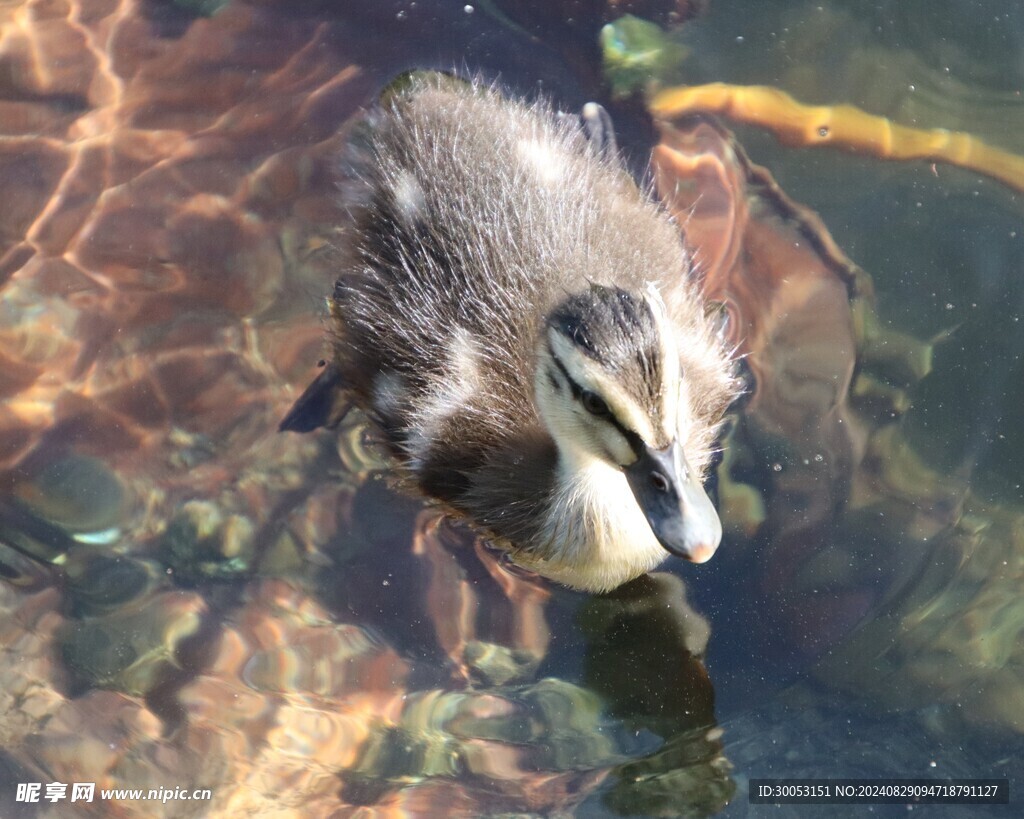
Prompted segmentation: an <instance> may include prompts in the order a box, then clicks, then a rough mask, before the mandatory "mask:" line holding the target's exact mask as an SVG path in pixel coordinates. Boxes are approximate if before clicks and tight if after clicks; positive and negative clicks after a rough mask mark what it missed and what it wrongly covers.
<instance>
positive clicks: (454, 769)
mask: <svg viewBox="0 0 1024 819" xmlns="http://www.w3.org/2000/svg"><path fill="white" fill-rule="evenodd" d="M335 547H336V551H335V554H336V556H337V557H338V558H339V568H338V569H337V570H336V571H334V572H330V573H328V574H325V575H324V577H323V583H322V585H321V588H322V590H323V591H322V596H323V597H324V599H328V598H329V602H330V604H331V605H332V606H333V608H334V609H335V611H336V612H337V613H338V616H339V617H345V618H348V619H352V618H355V619H357V620H358V621H359V622H360V624H361V625H363V626H364V627H370V628H371V629H372V630H374V631H376V633H377V634H379V635H380V636H381V637H382V638H383V639H384V640H386V641H387V642H389V643H390V644H392V645H394V646H396V647H398V648H399V650H401V651H402V652H403V653H404V654H405V655H406V656H407V657H408V658H409V659H411V660H412V664H413V668H414V670H413V673H412V674H411V676H410V678H409V680H408V688H409V691H408V694H407V696H406V697H405V698H404V705H403V709H402V713H401V714H400V715H397V716H396V718H395V720H394V722H393V723H392V724H389V725H387V726H381V728H380V730H379V731H378V732H375V733H374V734H373V735H372V736H371V738H370V739H369V740H368V741H367V742H366V743H365V745H364V746H363V748H362V749H361V750H360V756H359V759H358V761H357V763H356V764H355V765H354V766H353V767H352V768H351V769H349V770H348V771H346V772H344V773H342V774H341V778H342V780H343V782H344V786H343V795H344V798H345V799H346V800H348V801H353V800H354V801H356V802H360V801H362V802H370V803H375V802H378V801H379V800H380V799H382V798H384V796H385V794H387V793H389V792H394V791H396V790H398V789H400V788H403V787H406V786H408V785H409V784H410V783H412V782H422V781H423V780H424V779H433V778H434V777H441V778H442V779H444V780H447V781H448V782H451V783H453V784H454V783H457V785H456V787H458V789H459V790H460V791H463V790H464V791H465V792H466V793H471V794H474V797H473V798H474V799H476V800H480V802H479V803H478V805H479V806H480V807H481V809H483V808H484V807H486V808H487V810H489V811H494V810H521V809H522V808H523V806H529V807H530V809H532V810H539V811H541V812H549V811H562V810H570V809H573V808H575V807H577V806H579V805H580V803H581V802H583V803H584V805H585V804H586V801H587V800H595V802H596V800H601V801H602V802H603V804H604V808H605V810H607V809H611V810H613V811H615V812H617V813H623V814H625V813H636V812H637V810H638V806H640V807H641V808H642V810H641V812H643V813H645V814H647V815H662V814H672V815H675V814H680V813H686V814H690V813H698V814H707V813H712V812H714V811H716V810H718V809H720V808H721V807H722V806H723V805H724V804H725V803H726V802H727V801H728V799H729V797H730V795H731V794H732V791H733V789H734V785H733V783H732V781H731V779H730V778H729V771H730V765H729V763H728V762H727V761H726V760H725V758H724V756H723V754H722V745H721V742H720V741H719V739H718V735H719V732H718V729H717V728H716V726H715V720H714V711H713V705H714V692H713V688H712V685H711V681H710V679H709V677H708V674H707V671H706V669H705V668H704V666H703V664H702V662H701V656H702V655H703V652H704V650H705V647H706V645H707V641H708V637H709V634H710V629H709V626H708V623H707V621H706V620H705V619H704V618H703V617H701V616H700V615H699V614H697V613H696V612H695V611H694V610H693V609H692V608H691V607H690V606H689V605H688V603H687V600H686V593H685V587H684V584H683V582H682V580H681V579H680V578H678V577H677V576H674V575H671V574H661V573H659V574H653V575H649V576H645V577H641V578H639V579H638V580H637V581H635V582H633V583H630V584H628V585H626V586H624V587H622V588H620V589H618V590H616V591H614V592H611V593H609V594H605V595H601V596H589V595H583V594H577V593H573V592H569V591H567V590H564V589H561V588H558V587H554V586H552V585H550V584H549V583H548V582H546V581H544V580H542V579H539V578H536V577H534V576H532V575H528V574H526V573H525V572H523V571H522V570H520V569H517V568H516V567H514V566H511V565H510V564H509V563H508V562H507V561H506V560H505V559H504V558H503V557H502V553H500V552H498V551H496V550H492V549H490V548H488V547H487V546H486V545H485V544H484V543H483V542H481V541H480V540H479V539H475V538H474V537H473V536H472V535H471V534H470V533H469V532H468V531H466V530H465V529H464V528H463V527H461V526H459V525H458V524H451V523H449V522H448V521H446V520H445V519H443V518H442V517H441V516H440V514H439V513H437V512H434V511H432V510H429V509H426V510H424V509H422V508H421V507H420V506H419V505H417V504H415V503H413V502H411V501H410V500H409V499H408V498H406V497H405V496H402V495H400V494H397V493H395V492H393V491H392V490H390V489H389V488H388V487H387V486H386V484H385V483H383V482H382V481H374V480H370V481H367V482H366V483H364V484H363V485H362V486H361V487H360V488H359V489H358V490H357V493H356V496H355V498H354V503H353V519H352V527H351V530H350V531H349V533H348V534H346V535H344V536H343V537H341V538H340V539H339V541H338V542H337V543H336V544H335ZM552 632H555V634H556V636H557V639H553V637H552ZM581 646H582V661H581V663H580V664H579V665H578V666H575V663H574V660H577V659H579V654H580V647H581ZM574 666H575V667H578V668H579V669H581V670H580V671H579V672H578V674H579V676H578V677H577V674H576V673H573V672H572V671H566V669H567V668H573V667H574ZM573 677H577V678H576V679H575V680H574V679H572V678H573ZM442 763H443V764H442ZM594 807H596V804H595V805H594Z"/></svg>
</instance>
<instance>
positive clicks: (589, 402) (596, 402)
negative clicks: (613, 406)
mask: <svg viewBox="0 0 1024 819" xmlns="http://www.w3.org/2000/svg"><path fill="white" fill-rule="evenodd" d="M580 403H581V404H583V409H585V410H586V411H587V412H589V413H590V414H591V415H596V416H597V417H598V418H608V417H609V416H610V415H611V414H612V411H611V410H610V409H608V405H607V404H606V403H605V402H604V399H603V398H602V397H601V396H600V395H598V394H597V393H596V392H591V391H590V390H583V391H582V392H581V393H580Z"/></svg>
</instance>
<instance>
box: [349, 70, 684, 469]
mask: <svg viewBox="0 0 1024 819" xmlns="http://www.w3.org/2000/svg"><path fill="white" fill-rule="evenodd" d="M353 155H354V158H353V161H352V166H353V173H352V176H353V178H354V179H355V187H354V191H350V195H351V196H352V197H353V200H354V204H353V211H354V217H355V218H354V227H353V228H352V233H351V235H350V237H349V240H348V244H347V247H346V253H347V256H346V259H345V262H344V267H343V270H344V272H343V273H342V275H341V276H340V278H339V280H338V282H337V285H336V287H335V290H334V295H333V299H332V314H333V318H334V320H335V321H334V328H335V333H336V338H335V345H334V348H335V363H336V365H337V367H338V368H339V371H340V376H341V380H342V381H343V383H345V384H346V385H347V386H348V387H349V389H350V390H352V392H353V393H354V395H355V398H356V402H357V403H358V404H359V405H361V406H362V407H363V408H364V409H366V410H368V411H369V413H370V415H371V417H374V418H375V419H376V420H377V421H378V423H379V424H380V425H381V426H382V428H383V429H384V430H385V432H386V434H387V437H388V440H389V441H390V443H391V445H392V447H393V448H394V449H395V451H396V454H397V455H399V456H400V457H405V458H408V459H410V460H413V461H422V459H423V458H425V457H426V452H425V448H426V447H429V446H430V445H431V444H432V443H433V442H434V441H436V439H437V438H438V436H443V437H444V438H445V439H447V441H449V442H450V443H449V447H448V449H451V447H452V446H454V442H458V443H459V444H460V445H461V446H462V448H472V447H487V446H488V445H489V444H491V443H493V442H495V441H500V440H502V439H503V438H505V437H506V436H507V435H508V434H510V432H518V431H522V430H523V429H526V428H528V427H531V426H535V425H537V423H538V421H537V416H536V411H535V409H534V406H533V401H532V391H533V369H534V366H533V365H534V344H535V341H536V337H537V332H538V328H539V327H540V326H541V324H542V323H543V322H544V320H545V318H546V316H547V314H548V313H549V311H550V310H551V309H552V307H553V306H554V305H555V304H556V303H557V302H558V301H559V300H560V299H563V298H565V296H566V294H568V293H571V292H576V291H579V290H580V289H582V288H584V287H586V286H587V285H588V283H596V284H604V285H617V286H620V287H624V288H626V289H636V288H643V287H645V286H646V285H647V284H648V283H654V284H658V283H660V281H661V280H663V279H664V280H668V281H672V282H673V284H672V289H673V291H674V292H677V293H679V294H680V295H681V296H682V297H683V298H684V300H685V301H686V302H687V304H688V305H689V306H691V307H692V306H693V305H694V304H696V297H695V296H694V295H693V293H692V292H691V290H690V288H689V287H688V285H686V283H685V279H686V270H685V267H686V256H685V253H684V251H683V249H682V247H681V243H680V240H679V238H678V234H677V232H676V230H675V228H674V227H673V226H672V224H671V223H670V222H669V221H668V219H667V218H666V217H664V216H663V215H662V214H661V212H660V211H659V210H658V209H657V207H656V206H654V205H653V204H651V203H650V202H648V201H647V199H646V197H644V196H643V195H642V194H641V193H640V191H639V190H638V189H637V187H636V185H635V184H634V183H633V181H632V180H631V179H630V178H629V177H628V176H627V175H626V174H625V172H624V171H623V170H622V169H621V168H620V167H619V165H618V164H617V162H616V161H615V160H614V158H612V159H611V160H607V159H602V158H601V157H600V156H599V155H598V151H597V150H596V149H595V148H594V147H592V146H591V145H590V144H589V142H588V140H587V138H586V136H585V135H584V134H583V133H582V131H581V129H580V127H579V125H578V123H577V122H575V121H573V120H572V119H571V118H567V117H561V116H558V115H556V114H554V113H553V112H552V111H551V110H550V109H548V108H547V107H546V106H544V105H542V104H541V105H533V106H531V105H527V104H524V103H521V102H517V101H509V100H508V99H505V98H503V97H501V96H500V95H499V94H498V93H497V92H495V91H493V90H491V89H488V88H483V87H480V86H479V85H468V84H463V83H459V82H456V81H454V80H450V79H447V78H433V79H431V78H425V79H416V80H413V81H412V82H411V84H410V85H409V87H408V88H407V89H406V90H404V91H402V92H398V93H395V94H393V95H392V97H391V99H390V100H389V101H388V102H387V103H385V104H384V105H382V106H381V108H380V110H378V111H377V112H375V113H374V114H373V115H372V116H371V118H370V120H369V127H368V128H367V129H366V130H365V131H364V133H363V134H362V135H361V136H360V137H359V138H358V139H357V140H355V141H354V147H353ZM684 312H685V311H684ZM431 439H433V440H431ZM467 439H468V440H467Z"/></svg>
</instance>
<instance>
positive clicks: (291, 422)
mask: <svg viewBox="0 0 1024 819" xmlns="http://www.w3.org/2000/svg"><path fill="white" fill-rule="evenodd" d="M351 406H352V405H351V404H350V403H349V401H348V396H347V395H346V393H345V383H344V380H343V379H342V377H341V371H340V370H339V369H338V367H337V366H336V365H335V364H334V363H333V362H331V363H328V364H326V365H325V366H324V368H323V370H322V371H321V372H320V375H318V376H317V377H316V378H315V379H313V383H312V384H310V385H309V386H308V387H306V389H305V390H304V391H303V393H302V395H300V396H299V397H298V399H297V400H296V402H295V403H294V404H292V408H291V409H290V410H288V413H287V415H285V416H284V418H282V419H281V423H280V424H278V427H277V429H278V431H279V432H312V431H313V430H314V429H319V428H320V427H328V428H330V427H335V426H337V425H338V424H340V423H341V421H342V419H344V417H345V416H346V415H347V414H348V411H349V409H350V408H351Z"/></svg>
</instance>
